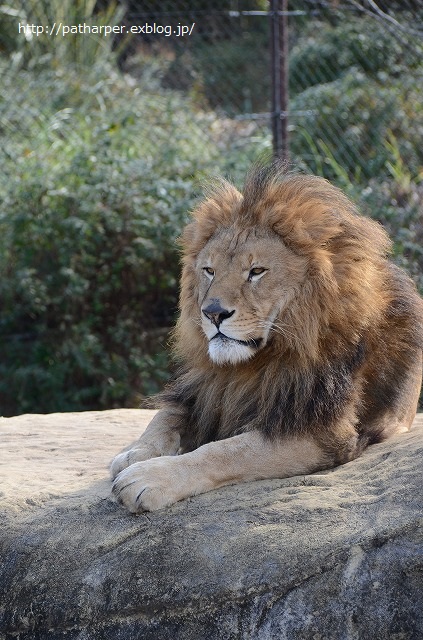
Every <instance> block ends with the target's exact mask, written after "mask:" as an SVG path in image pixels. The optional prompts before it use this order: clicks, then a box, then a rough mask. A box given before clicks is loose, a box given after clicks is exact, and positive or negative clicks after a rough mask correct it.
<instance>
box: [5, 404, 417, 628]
mask: <svg viewBox="0 0 423 640" xmlns="http://www.w3.org/2000/svg"><path fill="white" fill-rule="evenodd" d="M150 417H151V413H150V412H146V411H137V410H117V411H108V412H102V413H101V412H92V413H84V414H55V415H49V416H35V415H31V416H20V417H17V418H10V419H5V418H3V419H0V483H1V484H0V491H1V497H0V510H1V512H0V561H1V568H0V638H1V639H2V640H3V639H6V638H8V639H9V638H17V639H18V640H24V639H25V640H26V639H28V640H29V639H31V640H59V639H69V640H94V639H95V640H97V639H99V640H129V639H131V640H132V639H138V638H139V639H142V640H153V639H154V640H161V639H163V640H174V639H177V640H202V639H203V638H204V640H232V639H234V640H235V639H242V640H244V639H251V640H253V639H254V640H267V639H277V640H285V639H286V640H297V639H301V640H331V639H334V640H335V639H336V640H343V639H345V640H356V639H363V640H372V639H375V640H385V639H386V640H388V639H389V640H411V639H413V640H414V639H415V640H418V639H419V640H420V639H421V638H423V531H422V512H423V490H422V485H423V483H422V480H423V415H420V416H419V417H418V418H417V420H416V425H415V428H414V429H413V430H412V431H411V433H409V434H406V435H403V436H400V437H398V438H395V439H393V440H391V441H390V442H387V443H384V444H382V445H375V446H373V447H371V448H370V449H369V450H368V451H367V452H366V453H365V454H364V455H363V456H362V458H360V459H359V460H356V461H354V462H351V463H349V464H347V465H345V466H343V467H339V468H338V469H335V470H332V471H329V472H325V473H318V474H314V475H312V476H301V477H296V478H290V479H287V480H272V481H263V482H255V483H249V484H244V485H238V486H236V487H227V488H224V489H220V490H218V491H214V492H211V493H209V494H205V495H203V496H198V497H195V498H192V499H190V500H188V501H185V502H180V503H178V504H176V505H174V506H173V507H171V508H169V509H167V510H164V511H158V512H155V513H151V514H145V515H140V516H133V515H130V514H127V513H125V511H123V510H122V509H121V508H120V507H119V506H118V505H116V504H115V503H114V502H112V501H111V500H110V498H109V488H110V486H109V480H108V478H107V463H108V461H109V460H110V459H111V458H112V456H113V455H114V454H115V453H116V452H117V451H118V450H119V449H120V448H121V447H123V446H124V445H125V444H128V442H129V441H130V440H131V439H134V438H135V437H136V436H138V435H139V432H140V431H141V430H142V426H143V425H145V424H146V422H147V421H148V419H149V418H150Z"/></svg>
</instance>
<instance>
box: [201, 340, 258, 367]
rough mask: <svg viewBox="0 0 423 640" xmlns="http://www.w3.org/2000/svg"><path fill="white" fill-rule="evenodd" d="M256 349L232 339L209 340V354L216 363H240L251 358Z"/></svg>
mask: <svg viewBox="0 0 423 640" xmlns="http://www.w3.org/2000/svg"><path fill="white" fill-rule="evenodd" d="M254 353H255V351H254V349H252V348H251V347H248V346H246V345H245V344H239V342H235V341H231V340H220V339H219V338H215V339H214V340H211V342H209V356H210V358H211V359H212V360H213V362H215V363H216V364H238V363H239V362H244V361H245V360H249V358H251V356H253V355H254Z"/></svg>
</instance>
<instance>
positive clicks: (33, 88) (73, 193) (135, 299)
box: [0, 67, 217, 415]
mask: <svg viewBox="0 0 423 640" xmlns="http://www.w3.org/2000/svg"><path fill="white" fill-rule="evenodd" d="M6 76H7V73H6V72H5V73H4V77H5V82H4V85H3V89H2V92H1V96H0V111H1V126H2V128H3V146H2V150H1V152H0V155H1V157H0V162H1V164H2V173H1V176H0V201H1V203H2V204H1V208H0V274H1V278H0V296H1V299H2V315H1V318H0V342H1V349H2V359H1V363H0V413H2V414H4V415H11V414H14V413H19V412H24V411H42V412H49V411H56V410H57V411H59V410H60V411H64V410H65V411H66V410H74V409H79V410H80V409H92V408H99V407H111V406H122V405H123V406H125V405H128V404H134V402H136V399H137V394H148V393H151V392H154V391H157V390H158V388H159V387H160V386H162V384H163V380H164V379H165V378H166V377H167V375H168V362H167V357H166V354H165V346H166V345H165V343H166V336H167V330H168V328H169V327H170V326H171V325H172V324H173V323H174V318H175V313H176V305H177V292H178V287H177V278H178V272H179V265H178V254H177V251H176V248H175V239H176V237H177V236H178V234H179V233H180V230H181V227H182V226H183V224H184V222H185V220H186V216H187V211H188V210H189V209H190V208H191V207H192V205H193V203H194V200H195V197H196V193H195V189H196V186H195V185H196V183H197V184H198V178H199V176H201V174H202V172H204V171H206V170H207V172H209V171H212V172H213V171H214V169H215V157H216V156H217V151H216V145H215V143H214V140H213V136H212V132H211V124H212V118H211V116H210V115H205V114H202V113H199V112H196V111H194V110H193V108H192V107H191V105H190V103H189V102H188V101H187V100H184V99H183V98H181V97H180V96H175V95H173V94H170V93H168V94H162V95H155V94H152V93H149V92H147V91H146V90H145V87H144V86H143V85H142V82H141V81H140V82H138V83H137V84H135V83H134V82H133V81H131V80H130V79H128V78H123V77H120V76H118V75H117V74H115V73H114V72H113V71H112V70H111V69H109V68H104V69H102V68H99V67H96V68H95V69H93V70H92V72H91V73H89V74H88V73H87V75H86V76H81V74H78V73H76V72H72V71H71V70H70V69H67V70H66V72H64V71H57V72H52V71H49V72H47V71H45V72H40V73H39V74H37V75H34V74H33V73H31V74H29V73H26V72H20V73H18V74H14V76H13V78H12V77H10V75H9V76H8V77H7V78H6ZM197 188H198V187H197Z"/></svg>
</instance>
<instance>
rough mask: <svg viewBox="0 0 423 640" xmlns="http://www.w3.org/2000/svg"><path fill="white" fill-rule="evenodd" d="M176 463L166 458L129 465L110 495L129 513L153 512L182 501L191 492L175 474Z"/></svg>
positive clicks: (185, 483) (174, 460) (119, 476)
mask: <svg viewBox="0 0 423 640" xmlns="http://www.w3.org/2000/svg"><path fill="white" fill-rule="evenodd" d="M178 460H179V459H178V458H174V457H171V456H165V457H162V458H154V459H151V460H146V461H145V462H136V463H135V464H132V465H131V466H130V467H128V468H127V469H124V470H123V471H122V472H121V473H119V475H118V476H117V478H116V480H115V481H114V483H113V488H112V490H113V494H114V495H115V497H116V499H117V500H118V501H119V502H121V503H122V504H123V505H124V506H125V507H126V508H127V509H128V510H129V511H131V512H132V513H140V512H142V511H156V510H157V509H162V508H163V507H168V506H169V505H171V504H173V503H174V502H177V501H178V500H182V499H183V498H185V497H187V496H188V495H191V491H189V490H187V486H189V484H188V483H187V482H184V480H183V478H181V475H180V474H178V473H175V471H176V465H177V463H178ZM175 463H176V464H175Z"/></svg>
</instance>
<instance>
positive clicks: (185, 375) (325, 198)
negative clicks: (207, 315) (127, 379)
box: [161, 164, 423, 461]
mask: <svg viewBox="0 0 423 640" xmlns="http://www.w3.org/2000/svg"><path fill="white" fill-rule="evenodd" d="M222 226H223V227H227V228H231V227H233V228H234V229H236V230H237V231H238V230H243V229H249V228H251V227H256V226H259V227H268V228H270V229H272V230H273V232H276V234H278V236H279V237H280V238H281V240H282V242H283V243H285V245H286V246H287V247H289V248H290V249H291V250H292V251H293V252H294V253H295V254H297V255H300V256H304V257H305V258H306V259H307V264H308V271H307V280H306V282H305V283H304V285H303V286H302V287H301V290H300V291H299V292H298V294H297V295H296V297H295V299H294V301H293V302H292V303H291V304H290V305H289V308H288V309H284V311H283V313H284V323H285V324H286V326H289V333H284V334H283V335H282V334H281V333H279V332H275V333H274V335H273V336H272V339H271V340H270V341H269V344H268V345H266V347H264V348H263V349H262V350H261V351H260V352H259V353H258V354H257V355H256V356H255V357H254V358H252V359H251V360H249V361H248V362H245V363H241V364H239V365H236V366H234V365H226V366H219V365H216V364H215V363H213V362H212V361H211V360H210V358H209V356H208V354H207V339H206V336H205V335H204V332H203V331H202V329H201V322H200V307H199V303H198V276H197V273H196V269H195V262H196V258H197V256H198V253H199V252H200V251H201V249H202V248H203V247H204V246H205V245H206V243H207V242H208V240H209V239H210V238H211V237H212V236H213V235H214V233H215V232H216V231H217V230H218V229H219V228H221V227H222ZM181 244H182V250H183V272H182V279H181V294H180V318H179V321H178V323H177V327H176V330H175V336H174V344H175V351H176V354H177V357H178V358H179V361H180V363H181V369H180V371H179V374H178V375H177V377H176V379H175V380H174V382H173V383H171V385H170V386H169V387H168V389H167V390H166V391H165V392H164V393H163V394H162V396H161V403H162V404H164V405H167V406H169V405H172V404H174V405H175V406H176V405H180V404H182V405H184V406H185V407H186V409H187V410H188V411H187V413H188V415H189V427H188V429H187V432H188V433H189V436H188V437H187V441H188V442H187V445H186V447H187V449H189V448H194V447H197V446H199V445H201V444H203V443H205V442H208V441H210V440H214V439H219V438H224V437H229V436H231V435H234V434H237V433H239V432H241V431H245V430H249V429H259V430H261V431H262V432H263V433H264V434H266V435H268V436H270V437H277V436H278V435H279V434H282V433H283V434H285V435H299V434H306V433H313V434H314V435H315V436H316V437H318V439H319V440H320V441H321V442H322V443H324V445H325V446H326V447H327V448H328V447H329V448H330V449H331V450H333V451H334V452H337V453H339V461H341V459H345V457H348V452H346V451H345V447H347V446H350V444H347V443H348V442H350V440H349V436H348V435H347V433H346V432H345V433H343V427H342V424H344V423H345V416H349V420H348V422H351V423H354V424H356V425H357V432H358V434H359V437H360V438H361V439H362V441H363V446H364V445H365V444H367V443H368V442H373V441H377V440H378V437H379V434H378V433H377V430H376V431H373V432H372V433H368V432H367V431H366V426H365V425H366V421H368V419H369V418H371V416H373V415H376V413H377V412H378V411H382V410H383V409H384V408H386V407H387V406H388V404H389V403H390V404H392V403H393V402H395V393H396V392H395V389H400V387H401V384H400V382H401V376H403V377H404V376H406V375H407V371H408V370H409V368H410V367H412V366H413V361H415V359H416V352H419V350H420V353H421V348H422V345H423V328H422V315H423V307H422V302H421V300H420V298H419V297H418V295H417V293H416V291H415V288H414V286H413V284H412V282H411V281H410V280H409V279H408V277H407V276H406V275H405V274H404V273H403V272H402V271H401V270H399V269H397V268H396V267H394V266H393V265H392V264H391V263H390V262H389V261H388V260H387V254H388V253H389V251H390V249H391V243H390V241H389V238H388V236H387V234H386V232H385V231H384V229H383V227H382V226H381V225H380V224H378V223H376V222H374V221H372V220H370V219H368V218H365V217H363V216H362V215H360V214H359V212H358V211H357V209H356V208H355V206H354V205H353V204H352V203H351V202H350V200H349V199H348V198H347V197H346V196H345V195H344V194H343V193H342V192H341V191H340V190H339V189H337V188H336V187H334V186H332V185H331V184H330V183H329V182H327V181H326V180H324V179H322V178H318V177H314V176H306V175H297V174H287V173H285V172H283V171H282V170H281V167H280V166H279V165H278V164H273V165H271V166H270V167H259V168H256V169H255V170H253V171H252V172H251V173H250V175H249V176H248V178H247V181H246V184H245V187H244V190H243V193H240V192H239V191H238V190H237V189H235V187H233V186H232V185H231V184H229V183H228V182H226V181H224V180H218V181H216V182H215V183H214V184H212V185H211V186H210V187H209V189H208V191H207V193H206V197H205V199H204V200H203V201H202V202H201V203H200V204H199V205H198V207H197V208H196V210H195V211H194V213H193V219H192V222H190V223H189V224H188V226H187V227H186V229H185V231H184V233H183V236H182V239H181ZM317 431H318V435H316V433H317ZM334 433H335V434H336V435H334Z"/></svg>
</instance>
